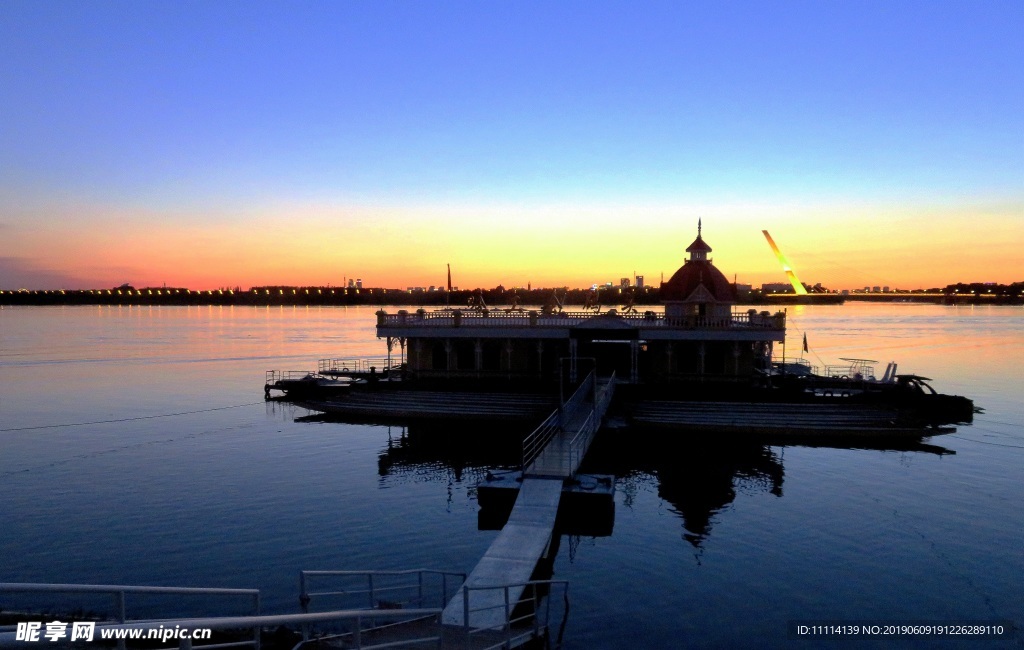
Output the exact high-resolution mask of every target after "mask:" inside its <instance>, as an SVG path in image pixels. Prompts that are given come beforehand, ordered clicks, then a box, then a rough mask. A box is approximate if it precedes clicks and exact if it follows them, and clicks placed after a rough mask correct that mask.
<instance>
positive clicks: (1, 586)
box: [0, 582, 260, 648]
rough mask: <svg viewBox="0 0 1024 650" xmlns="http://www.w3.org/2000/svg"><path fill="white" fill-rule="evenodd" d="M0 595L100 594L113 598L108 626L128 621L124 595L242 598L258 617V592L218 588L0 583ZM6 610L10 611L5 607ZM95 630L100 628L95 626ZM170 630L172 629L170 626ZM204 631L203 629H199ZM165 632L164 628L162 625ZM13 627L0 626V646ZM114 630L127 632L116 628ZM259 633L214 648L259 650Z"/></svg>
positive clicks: (120, 644) (256, 590)
mask: <svg viewBox="0 0 1024 650" xmlns="http://www.w3.org/2000/svg"><path fill="white" fill-rule="evenodd" d="M0 593H33V594H47V593H48V594H104V595H109V596H112V597H113V606H114V613H113V615H112V616H110V617H109V618H108V619H106V620H108V621H112V623H111V625H114V623H113V622H116V623H121V624H123V623H127V622H129V621H130V620H132V619H129V618H128V595H129V594H132V595H143V594H145V595H165V596H166V595H170V596H218V597H220V596H225V597H234V598H239V597H240V598H243V599H246V600H248V601H249V602H250V603H251V606H252V613H253V615H254V616H255V615H259V613H260V591H259V589H221V588H209V587H154V586H144V585H143V586H136V585H91V584H48V583H25V582H2V583H0ZM6 609H10V607H7V608H6ZM96 627H97V629H100V628H101V627H109V626H103V625H101V624H97V626H96ZM172 627H173V626H172ZM199 627H206V626H199ZM165 628H166V624H165ZM14 629H15V628H14V626H3V627H0V645H5V644H4V643H3V641H4V640H5V639H6V637H7V635H8V633H10V634H11V635H13V634H14ZM117 629H127V628H124V627H119V628H117ZM144 629H156V625H155V624H154V625H153V627H152V628H144ZM259 644H260V641H259V630H256V633H255V635H254V637H253V639H252V640H251V641H241V642H238V643H233V644H221V645H219V646H218V647H227V645H253V646H255V647H256V648H259ZM119 646H121V647H123V643H119Z"/></svg>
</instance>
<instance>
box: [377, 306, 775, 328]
mask: <svg viewBox="0 0 1024 650" xmlns="http://www.w3.org/2000/svg"><path fill="white" fill-rule="evenodd" d="M594 318H618V319H621V320H624V321H626V322H627V323H629V324H631V325H636V326H638V327H667V328H673V329H730V328H742V329H782V328H784V327H785V322H786V321H785V315H784V314H782V313H776V314H769V313H768V312H761V313H757V312H754V313H751V310H747V311H734V312H732V313H731V314H730V315H729V316H728V317H724V318H723V317H716V318H713V317H709V316H685V317H681V318H669V317H667V316H666V315H665V314H663V313H660V312H653V311H647V312H644V313H618V312H616V311H615V310H611V311H610V312H605V313H600V314H599V313H597V312H593V311H566V312H559V313H555V314H542V313H538V312H536V311H530V312H525V313H524V312H518V311H516V312H505V311H487V312H480V311H459V310H456V311H444V310H442V311H429V312H428V311H424V312H413V313H398V314H386V313H380V314H378V321H377V326H378V327H384V328H388V327H571V326H574V325H579V324H582V323H585V322H586V321H588V320H591V319H594Z"/></svg>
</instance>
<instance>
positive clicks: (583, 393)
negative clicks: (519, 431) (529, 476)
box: [522, 371, 597, 471]
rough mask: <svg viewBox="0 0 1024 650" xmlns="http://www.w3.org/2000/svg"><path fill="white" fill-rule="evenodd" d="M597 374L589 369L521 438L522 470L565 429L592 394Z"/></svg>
mask: <svg viewBox="0 0 1024 650" xmlns="http://www.w3.org/2000/svg"><path fill="white" fill-rule="evenodd" d="M596 377H597V376H596V375H595V374H594V371H591V372H590V373H589V374H588V375H587V376H586V377H585V378H584V379H583V381H582V382H580V385H579V387H578V388H577V389H576V392H575V393H573V395H572V397H570V398H569V399H567V400H566V401H565V403H564V404H561V405H560V406H559V407H558V409H557V410H556V411H554V412H553V413H552V414H551V415H549V416H548V417H547V419H545V420H544V421H543V422H541V423H540V425H538V426H537V428H536V429H534V430H533V432H532V433H530V435H528V436H526V437H525V438H524V439H523V466H522V469H523V471H526V468H527V467H529V466H530V464H531V463H533V461H535V460H537V457H538V456H540V454H541V452H542V451H544V447H545V446H546V445H547V444H548V443H549V442H550V441H551V439H552V438H554V437H555V435H557V434H558V433H560V432H561V431H563V430H564V429H565V426H566V425H567V423H568V422H569V421H570V420H572V419H573V417H574V415H575V414H576V410H577V409H579V408H580V406H581V405H582V404H583V403H584V402H586V400H587V399H588V398H589V397H590V396H591V395H592V393H593V391H594V388H595V386H596V382H597V378H596Z"/></svg>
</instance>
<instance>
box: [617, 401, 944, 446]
mask: <svg viewBox="0 0 1024 650" xmlns="http://www.w3.org/2000/svg"><path fill="white" fill-rule="evenodd" d="M632 421H633V422H634V423H636V424H642V425H645V426H650V427H657V428H671V429H679V430H690V431H714V432H723V433H737V434H745V435H751V436H757V435H790V436H808V437H811V436H813V437H824V436H829V435H844V436H847V435H848V436H869V437H886V436H894V437H895V436H907V437H922V436H929V435H936V434H941V433H950V432H952V431H953V429H952V428H927V427H923V426H915V425H914V424H913V423H908V422H905V421H903V420H902V418H901V417H900V413H899V411H898V410H897V409H895V408H885V407H880V406H867V405H864V404H806V403H800V404H786V403H775V402H764V403H756V402H686V401H667V400H646V401H645V400H640V401H637V402H636V403H635V404H634V405H633V407H632Z"/></svg>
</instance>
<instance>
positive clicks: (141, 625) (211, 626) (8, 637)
mask: <svg viewBox="0 0 1024 650" xmlns="http://www.w3.org/2000/svg"><path fill="white" fill-rule="evenodd" d="M441 611H442V610H441V609H440V608H436V607H435V608H421V609H383V610H381V609H377V610H366V609H356V610H336V611H331V612H316V613H313V614H277V615H264V616H224V617H216V618H180V619H166V620H162V621H136V622H129V623H111V624H106V625H103V624H99V625H96V631H97V632H99V633H101V634H102V631H103V630H167V629H168V628H170V627H178V628H183V629H185V630H189V631H194V630H216V631H223V630H239V629H249V628H251V629H252V630H253V631H254V638H255V639H259V633H260V630H261V629H263V628H266V627H278V626H281V625H298V626H300V628H301V629H302V642H301V643H300V644H299V645H298V646H296V647H300V646H301V645H303V644H304V643H307V642H309V641H310V640H311V638H310V635H309V629H310V626H311V625H312V624H314V623H328V622H339V621H354V622H355V626H354V629H353V632H352V641H353V643H354V644H355V647H356V648H364V649H367V650H368V649H370V648H383V647H388V646H393V645H394V644H393V643H390V642H389V643H381V644H376V645H363V644H362V636H361V632H362V631H363V630H362V623H363V620H364V619H370V620H393V621H403V620H410V621H411V620H417V619H422V618H434V619H435V620H437V621H438V622H440V617H441ZM437 629H438V631H439V630H440V626H438V628H437ZM14 634H15V633H14V632H7V633H2V634H0V646H3V645H9V644H11V643H13V642H14ZM440 640H441V638H440V633H439V632H438V634H435V635H431V636H426V637H422V638H415V639H409V640H408V641H406V643H428V642H435V643H439V642H440ZM245 643H249V642H245ZM253 643H255V645H256V647H257V648H259V642H258V640H257V641H254V642H253ZM19 645H20V644H19ZM229 645H239V644H207V645H202V646H196V647H200V648H206V649H207V650H210V649H212V648H223V647H227V646H229ZM178 647H179V648H186V649H187V648H192V647H193V646H192V640H191V639H190V638H184V637H182V638H181V639H180V643H179V646H178Z"/></svg>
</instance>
